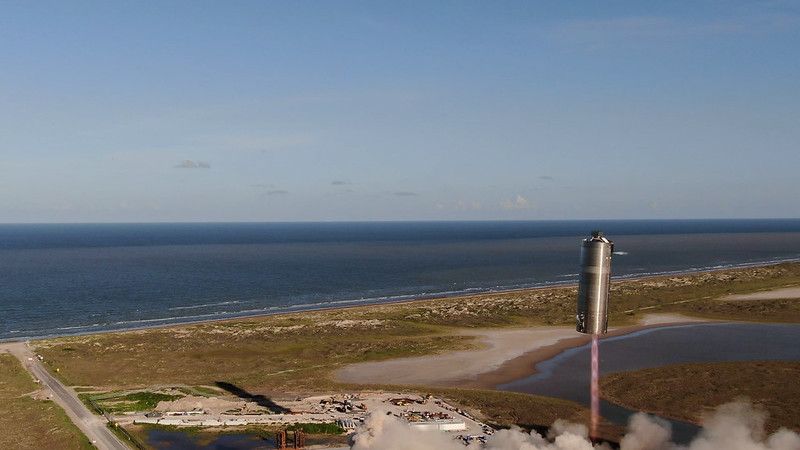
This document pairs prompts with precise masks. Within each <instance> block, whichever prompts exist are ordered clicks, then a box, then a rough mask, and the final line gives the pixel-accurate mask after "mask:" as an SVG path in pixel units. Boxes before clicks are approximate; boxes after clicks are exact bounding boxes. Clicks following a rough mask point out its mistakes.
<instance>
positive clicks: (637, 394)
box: [601, 361, 800, 432]
mask: <svg viewBox="0 0 800 450" xmlns="http://www.w3.org/2000/svg"><path fill="white" fill-rule="evenodd" d="M799 378H800V361H744V362H725V363H701V364H677V365H670V366H665V367H658V368H654V369H644V370H637V371H632V372H621V373H615V374H610V375H607V376H605V377H603V378H602V380H601V383H602V392H603V396H604V397H606V398H607V399H608V400H609V401H612V402H614V403H618V404H620V405H623V406H625V407H627V408H630V409H636V410H641V411H647V412H651V413H655V414H658V415H661V416H665V417H671V418H675V419H680V420H684V421H689V422H695V423H699V422H700V421H701V420H702V417H703V414H704V413H707V412H710V411H712V410H713V409H715V408H716V407H717V406H719V405H721V404H724V403H728V402H730V401H732V400H735V399H737V398H742V397H745V398H748V399H749V400H751V401H752V402H754V403H755V404H756V405H761V406H762V407H763V408H764V409H765V410H766V412H767V413H768V414H769V418H768V420H767V430H768V431H769V432H774V431H775V430H777V429H778V428H779V427H781V426H783V427H787V428H791V429H793V430H796V431H800V410H798V408H797V399H800V383H798V382H797V380H798V379H799Z"/></svg>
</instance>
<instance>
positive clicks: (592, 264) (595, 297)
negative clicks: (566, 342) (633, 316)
mask: <svg viewBox="0 0 800 450" xmlns="http://www.w3.org/2000/svg"><path fill="white" fill-rule="evenodd" d="M613 253H614V243H613V242H611V241H609V240H608V239H607V238H605V237H604V236H603V233H602V232H600V231H593V232H592V235H591V237H588V238H586V239H584V240H583V243H582V244H581V276H580V281H579V284H578V311H577V314H576V315H575V319H576V322H577V325H576V327H575V328H576V329H577V330H578V331H579V332H581V333H584V334H605V333H606V331H608V291H609V289H610V287H611V255H612V254H613Z"/></svg>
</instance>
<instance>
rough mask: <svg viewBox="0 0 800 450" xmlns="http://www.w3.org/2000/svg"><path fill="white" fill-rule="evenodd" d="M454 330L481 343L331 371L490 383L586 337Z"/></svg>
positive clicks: (417, 381)
mask: <svg viewBox="0 0 800 450" xmlns="http://www.w3.org/2000/svg"><path fill="white" fill-rule="evenodd" d="M707 321H708V320H704V319H697V318H692V317H687V316H681V315H677V314H648V315H646V316H644V317H643V318H642V320H641V321H640V322H639V323H638V324H637V325H633V326H627V327H620V328H612V329H609V334H608V335H609V336H616V335H621V334H626V333H631V332H634V331H637V330H641V329H644V328H650V327H658V326H667V325H677V324H683V323H696V322H707ZM458 334H459V335H464V336H474V337H475V338H476V339H477V340H478V343H479V345H480V348H478V349H475V350H464V351H456V352H449V353H444V354H439V355H429V356H421V357H412V358H398V359H391V360H387V361H378V362H364V363H357V364H351V365H348V366H345V367H343V368H342V369H340V370H338V371H336V372H335V377H336V379H337V380H338V381H341V382H345V383H356V384H405V385H427V386H448V387H484V388H491V387H494V386H496V385H497V384H502V383H504V382H508V381H512V380H515V379H518V378H521V377H523V376H526V375H530V374H531V373H533V366H534V365H536V364H537V363H538V362H540V361H543V360H546V359H548V358H551V357H553V356H555V355H557V354H558V353H560V352H562V351H564V350H565V349H568V348H572V347H576V346H580V345H583V344H585V343H587V342H588V341H589V336H586V335H581V334H579V333H577V332H576V331H575V329H574V328H573V327H530V328H512V329H509V328H501V329H477V330H464V331H460V332H458Z"/></svg>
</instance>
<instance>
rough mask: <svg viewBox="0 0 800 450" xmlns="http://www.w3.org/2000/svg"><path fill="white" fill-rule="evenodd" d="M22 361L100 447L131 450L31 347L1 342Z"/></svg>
mask: <svg viewBox="0 0 800 450" xmlns="http://www.w3.org/2000/svg"><path fill="white" fill-rule="evenodd" d="M0 349H6V350H8V351H9V352H10V353H11V354H13V355H14V356H16V357H17V359H19V360H20V362H21V363H22V365H23V367H25V369H27V370H28V372H30V373H31V374H32V375H33V377H34V378H36V379H37V380H39V381H40V382H41V384H42V387H43V388H44V389H47V390H49V391H50V392H52V394H53V400H54V401H55V402H56V403H57V404H58V405H59V406H61V407H62V408H64V411H65V412H66V413H67V416H69V418H70V420H72V422H73V423H74V424H75V425H76V426H77V427H78V428H80V430H81V431H83V433H84V434H85V435H86V437H88V438H89V440H90V441H91V442H92V443H93V444H94V445H95V446H97V448H99V449H100V450H130V447H128V446H127V445H125V444H124V443H123V442H122V441H120V440H119V438H117V436H116V435H115V434H114V433H112V432H111V430H109V429H108V428H107V427H106V423H107V422H106V420H105V419H104V418H103V417H99V416H96V415H94V414H92V412H91V411H89V409H88V408H87V407H86V406H85V405H84V404H83V402H81V401H80V400H79V399H78V395H77V394H76V393H75V391H73V390H72V389H70V388H68V387H66V386H64V385H63V384H62V383H61V382H60V381H58V379H56V378H55V377H53V376H52V375H50V373H49V372H48V371H47V370H46V369H45V368H44V366H43V365H42V363H41V362H40V361H39V360H38V359H37V358H36V357H35V355H34V354H33V352H32V351H31V349H30V348H29V347H28V346H27V344H24V343H22V342H13V343H7V344H2V345H0Z"/></svg>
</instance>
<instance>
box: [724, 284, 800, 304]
mask: <svg viewBox="0 0 800 450" xmlns="http://www.w3.org/2000/svg"><path fill="white" fill-rule="evenodd" d="M786 298H800V286H793V287H787V288H781V289H773V290H771V291H761V292H753V293H751V294H735V295H727V296H725V297H721V298H720V300H727V301H739V300H778V299H786Z"/></svg>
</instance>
